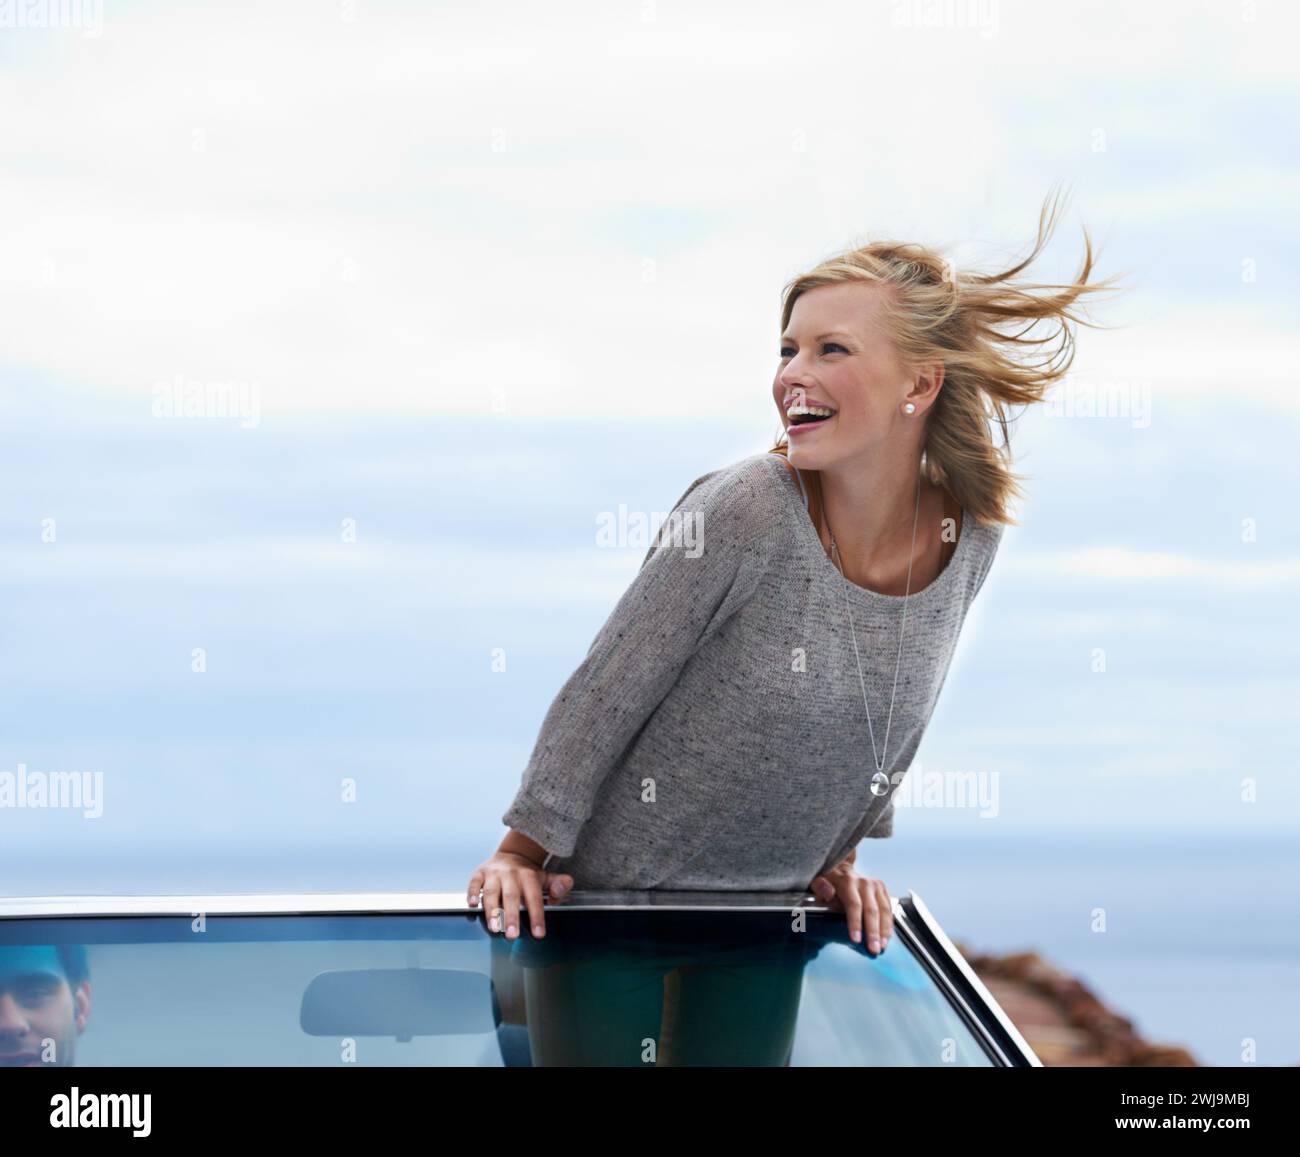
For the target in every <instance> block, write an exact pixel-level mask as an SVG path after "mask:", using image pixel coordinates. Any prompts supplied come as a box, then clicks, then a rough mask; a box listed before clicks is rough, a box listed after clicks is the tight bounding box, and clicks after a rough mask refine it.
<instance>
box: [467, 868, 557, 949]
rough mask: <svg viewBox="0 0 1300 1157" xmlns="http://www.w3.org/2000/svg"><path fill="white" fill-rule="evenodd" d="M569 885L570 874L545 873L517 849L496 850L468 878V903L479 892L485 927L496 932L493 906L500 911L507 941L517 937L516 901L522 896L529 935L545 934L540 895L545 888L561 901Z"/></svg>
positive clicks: (498, 924)
mask: <svg viewBox="0 0 1300 1157" xmlns="http://www.w3.org/2000/svg"><path fill="white" fill-rule="evenodd" d="M572 888H573V877H572V876H567V875H565V874H563V873H561V872H548V871H546V870H545V869H543V868H542V866H541V864H539V863H538V862H537V861H536V860H532V859H529V857H528V856H525V855H523V854H522V853H520V852H503V851H497V852H494V853H493V854H492V856H491V857H490V858H489V859H487V860H484V861H483V863H482V864H480V865H479V867H478V868H477V870H476V871H475V872H474V874H473V875H472V876H471V877H470V878H469V905H470V907H471V908H472V907H474V905H475V904H477V903H478V900H479V892H480V890H481V891H482V893H483V910H484V911H485V912H486V913H488V930H489V931H491V932H500V931H501V929H502V919H501V916H499V915H496V914H494V909H498V908H499V909H503V910H504V916H505V920H504V927H505V933H506V939H507V940H516V939H518V938H519V935H520V932H519V900H520V898H521V897H522V898H523V901H524V906H525V908H526V909H527V911H528V918H529V921H530V922H531V923H532V926H533V935H534V936H537V937H541V936H545V935H546V919H545V917H544V916H543V915H542V895H543V893H544V892H547V891H549V892H550V895H551V899H553V900H557V901H558V900H561V899H563V898H564V897H565V896H567V895H568V894H569V892H570V891H571V890H572Z"/></svg>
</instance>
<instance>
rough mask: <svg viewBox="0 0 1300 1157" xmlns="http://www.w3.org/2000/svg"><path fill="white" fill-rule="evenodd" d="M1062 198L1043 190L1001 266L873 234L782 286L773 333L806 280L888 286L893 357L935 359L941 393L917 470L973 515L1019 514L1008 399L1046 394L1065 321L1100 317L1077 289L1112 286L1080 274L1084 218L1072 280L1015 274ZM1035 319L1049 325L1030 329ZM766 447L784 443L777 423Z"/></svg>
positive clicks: (1065, 341)
mask: <svg viewBox="0 0 1300 1157" xmlns="http://www.w3.org/2000/svg"><path fill="white" fill-rule="evenodd" d="M1060 209H1061V201H1060V199H1059V197H1058V196H1056V195H1055V193H1049V194H1048V198H1047V200H1046V201H1045V202H1044V204H1043V208H1042V211H1041V212H1040V214H1039V219H1038V239H1037V242H1036V243H1035V245H1034V247H1033V250H1032V251H1031V252H1030V254H1029V255H1028V256H1027V257H1026V258H1025V259H1024V260H1022V261H1020V262H1018V263H1017V264H1016V265H1013V266H1012V267H1011V268H1010V269H1005V270H1003V271H1002V272H1000V273H989V274H981V273H977V272H968V271H966V270H955V269H953V267H952V264H951V262H949V261H948V260H946V259H945V258H944V257H943V256H942V254H941V252H940V251H938V250H935V249H931V248H928V247H926V246H924V245H919V244H913V243H908V242H901V241H872V242H870V243H869V244H866V245H862V246H860V247H858V248H854V249H849V250H846V251H845V252H843V253H840V254H839V255H837V256H835V257H832V258H830V259H829V260H826V261H823V262H822V263H821V264H819V265H817V266H816V267H815V268H813V269H811V270H809V271H808V272H807V273H804V274H801V275H800V276H798V277H796V278H795V279H794V280H793V281H791V282H790V283H789V284H788V285H787V286H786V287H785V291H784V304H783V306H782V310H781V332H782V333H784V332H785V329H786V327H787V326H788V325H789V324H790V315H791V313H792V312H793V310H794V303H795V302H796V301H797V300H798V299H799V298H800V296H801V295H803V294H804V293H806V292H808V291H809V290H810V289H815V288H817V287H818V286H822V285H837V284H842V283H845V282H864V283H868V284H874V285H879V286H881V287H883V288H884V289H885V291H886V292H884V293H883V294H882V295H881V304H882V306H883V310H882V314H883V316H884V317H885V319H886V322H887V325H888V327H889V330H890V333H891V336H892V339H893V342H894V346H895V348H896V350H897V352H898V355H899V359H900V361H901V362H902V363H903V364H904V365H905V366H907V367H909V368H912V367H915V366H918V365H919V364H920V363H922V362H926V361H941V362H942V363H943V366H944V379H943V384H942V386H941V387H940V389H939V396H938V398H937V399H936V400H935V402H934V404H933V405H932V406H931V407H930V409H929V410H928V411H927V412H926V433H925V442H924V447H923V452H922V471H923V473H924V474H925V477H926V478H927V480H928V481H930V482H932V483H938V484H941V485H945V486H946V487H947V488H948V490H949V491H950V492H951V493H952V496H953V497H954V498H955V499H956V500H957V501H958V502H959V503H960V504H961V505H962V506H963V507H964V508H965V509H966V510H968V511H969V512H970V514H971V516H972V517H973V518H974V519H975V520H976V522H979V523H985V524H989V523H997V522H1003V523H1011V524H1012V525H1018V523H1017V522H1016V520H1015V519H1014V518H1012V517H1011V516H1010V514H1009V513H1008V507H1009V504H1010V501H1011V499H1012V498H1013V497H1022V496H1023V495H1024V491H1023V489H1022V488H1021V487H1020V486H1019V485H1018V482H1017V479H1018V478H1019V477H1020V476H1018V475H1014V474H1012V472H1011V470H1010V463H1011V460H1012V459H1011V443H1010V438H1009V435H1008V432H1007V407H1008V406H1012V405H1026V406H1028V405H1029V404H1031V403H1034V402H1042V401H1044V400H1045V399H1046V394H1047V390H1048V388H1049V387H1050V386H1051V385H1052V383H1053V382H1055V381H1057V380H1058V379H1060V378H1062V377H1064V375H1065V373H1066V371H1067V370H1068V369H1069V368H1070V365H1071V363H1072V362H1073V361H1074V349H1075V339H1074V334H1073V332H1072V331H1071V329H1070V326H1069V324H1068V323H1069V322H1071V321H1073V322H1076V323H1078V324H1081V325H1087V326H1092V327H1094V328H1103V327H1100V326H1098V325H1097V323H1096V322H1093V321H1090V320H1087V319H1086V318H1084V317H1080V316H1078V315H1077V314H1076V313H1075V312H1074V310H1073V308H1072V307H1074V305H1075V303H1076V302H1077V301H1078V300H1079V299H1080V298H1082V297H1084V295H1085V294H1092V293H1106V292H1111V291H1112V290H1113V284H1112V283H1113V282H1114V281H1115V279H1116V278H1115V277H1111V278H1107V279H1106V280H1104V281H1100V282H1094V283H1093V284H1091V285H1089V284H1088V276H1089V274H1091V273H1092V272H1093V264H1094V256H1093V249H1092V239H1091V238H1090V237H1089V235H1088V229H1087V227H1086V226H1085V227H1084V230H1083V240H1084V258H1083V267H1082V269H1080V271H1079V274H1078V276H1077V277H1076V278H1075V279H1074V281H1072V282H1070V283H1068V284H1064V285H1045V284H1039V283H1034V282H1016V281H1015V280H1013V279H1014V278H1016V276H1017V275H1018V274H1019V273H1021V271H1022V270H1024V269H1025V268H1026V267H1027V266H1028V265H1030V264H1031V263H1032V262H1033V261H1034V259H1035V258H1036V257H1037V256H1038V255H1039V254H1040V253H1041V252H1042V250H1043V248H1044V246H1046V244H1047V242H1048V241H1049V240H1050V238H1051V236H1052V233H1053V232H1054V230H1055V228H1056V223H1057V218H1058V217H1059V215H1060ZM1116 276H1118V275H1116ZM1043 322H1046V323H1048V331H1047V332H1046V333H1042V332H1040V333H1039V335H1038V336H1033V334H1032V331H1033V330H1034V329H1035V328H1036V327H1038V326H1039V324H1040V323H1043ZM991 418H993V419H996V421H997V423H998V425H999V426H1000V427H1001V430H1002V445H1001V446H998V445H996V444H995V443H994V440H993V436H992V432H991V429H990V419H991ZM772 449H773V451H775V452H776V453H778V454H786V453H787V452H788V449H789V442H788V437H787V435H786V434H785V433H784V431H783V432H782V433H781V435H780V438H779V440H778V441H777V443H776V445H775V446H773V447H772ZM807 476H808V479H809V492H810V493H809V499H810V504H811V505H812V516H813V518H814V520H816V519H818V518H819V516H820V515H819V512H820V509H821V505H822V495H821V479H820V476H819V475H818V472H817V471H815V470H813V471H808V472H807Z"/></svg>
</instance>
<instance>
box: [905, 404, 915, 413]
mask: <svg viewBox="0 0 1300 1157" xmlns="http://www.w3.org/2000/svg"><path fill="white" fill-rule="evenodd" d="M903 413H904V414H915V413H916V406H915V404H914V403H912V402H904V403H903Z"/></svg>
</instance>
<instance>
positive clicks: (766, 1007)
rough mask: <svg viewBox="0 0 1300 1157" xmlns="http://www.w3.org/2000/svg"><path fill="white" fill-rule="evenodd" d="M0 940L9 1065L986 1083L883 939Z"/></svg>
mask: <svg viewBox="0 0 1300 1157" xmlns="http://www.w3.org/2000/svg"><path fill="white" fill-rule="evenodd" d="M547 924H548V931H547V935H546V936H545V937H544V938H543V939H541V940H534V939H533V938H532V937H531V936H529V935H527V934H525V936H524V937H523V938H522V939H520V940H517V941H506V940H504V939H503V938H502V937H500V936H493V935H490V934H489V933H488V932H487V931H486V930H485V928H484V926H483V922H482V918H481V915H479V914H478V913H477V912H475V913H465V912H447V913H438V914H417V915H405V914H402V915H375V914H338V915H294V916H207V917H206V918H202V917H200V918H188V917H186V918H182V917H163V916H148V917H79V918H73V917H58V918H53V917H46V918H41V919H4V920H0V1058H2V1059H3V1063H5V1064H9V1065H15V1064H31V1065H69V1064H70V1065H128V1066H129V1065H243V1064H254V1065H294V1066H311V1065H341V1064H357V1065H388V1066H391V1065H472V1066H491V1067H497V1066H501V1065H520V1064H530V1063H531V1064H538V1065H547V1064H599V1065H619V1064H626V1065H651V1064H654V1065H663V1066H671V1065H681V1064H741V1065H754V1064H758V1065H764V1064H771V1065H782V1064H791V1065H853V1066H858V1065H939V1064H956V1065H985V1066H987V1065H990V1064H992V1063H994V1062H993V1061H992V1059H991V1058H990V1057H989V1056H988V1055H987V1054H986V1052H985V1050H984V1049H983V1048H982V1047H981V1045H980V1043H979V1041H978V1040H977V1038H976V1037H975V1036H974V1034H973V1033H972V1032H971V1030H970V1029H969V1028H967V1026H966V1023H965V1021H964V1020H963V1019H962V1017H961V1016H960V1015H959V1014H958V1012H957V1011H956V1010H955V1009H954V1007H953V1006H952V1005H951V1004H950V1003H949V1001H948V1000H947V998H946V997H945V995H944V993H943V991H942V990H941V989H940V988H939V987H938V986H937V984H936V983H935V981H934V980H933V979H932V978H931V976H930V975H929V973H928V971H927V970H926V968H925V967H924V966H923V964H922V963H921V962H920V961H919V960H918V959H917V958H916V957H914V956H913V955H912V954H911V952H910V951H909V950H908V948H907V946H906V944H905V942H904V939H903V937H901V936H897V935H896V936H895V937H894V939H893V941H892V942H891V944H890V947H889V948H888V950H887V951H886V952H885V953H883V954H882V955H881V956H879V957H877V958H872V957H870V956H868V955H867V953H866V952H865V950H864V949H862V948H861V947H859V946H858V945H855V944H853V943H852V942H851V941H850V940H849V939H848V936H847V932H846V928H845V920H844V917H843V915H840V914H832V913H826V912H799V913H790V912H782V911H700V912H693V911H692V912H678V911H663V910H658V911H656V910H653V909H649V910H646V909H635V910H613V911H610V910H599V909H581V908H573V909H569V910H566V909H565V908H564V907H563V906H556V907H554V908H548V910H547Z"/></svg>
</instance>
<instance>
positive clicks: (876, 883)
mask: <svg viewBox="0 0 1300 1157" xmlns="http://www.w3.org/2000/svg"><path fill="white" fill-rule="evenodd" d="M857 857H858V850H857V848H854V849H853V851H851V852H850V853H849V854H848V856H847V857H846V858H845V859H844V860H843V861H842V862H841V863H839V864H837V865H836V866H835V867H834V868H832V869H831V870H830V871H829V872H825V873H823V874H822V875H820V876H817V877H815V878H814V879H813V881H812V883H811V884H809V885H808V890H809V891H810V892H811V893H812V894H813V895H814V896H816V897H817V898H818V899H819V900H821V901H822V902H823V903H824V904H827V905H829V906H830V907H831V908H834V909H835V910H837V911H840V910H842V911H844V912H845V913H847V915H848V920H849V935H850V936H851V937H852V938H853V939H854V940H855V941H860V940H861V939H862V937H863V934H864V933H865V935H866V938H867V947H868V948H869V949H870V950H871V952H873V953H875V954H877V955H878V954H879V953H881V952H883V951H884V950H885V947H886V945H888V944H889V938H890V936H891V935H893V932H894V910H893V909H894V905H893V901H892V900H891V899H890V896H889V889H888V888H886V887H885V882H884V881H883V880H874V879H872V878H871V877H869V876H859V875H858V873H857V872H856V871H854V869H853V862H854V861H855V860H856V859H857Z"/></svg>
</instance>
